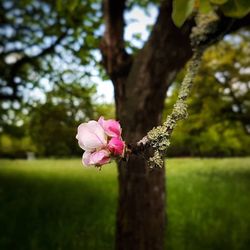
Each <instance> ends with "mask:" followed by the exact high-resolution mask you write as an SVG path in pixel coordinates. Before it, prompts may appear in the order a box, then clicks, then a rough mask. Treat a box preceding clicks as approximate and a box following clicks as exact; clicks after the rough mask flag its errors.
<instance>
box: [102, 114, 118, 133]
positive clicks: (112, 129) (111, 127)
mask: <svg viewBox="0 0 250 250" xmlns="http://www.w3.org/2000/svg"><path fill="white" fill-rule="evenodd" d="M98 123H99V124H100V125H101V126H102V128H103V129H104V131H105V133H106V134H107V135H108V136H109V137H120V136H121V133H122V129H121V125H120V123H119V122H118V121H116V120H112V119H110V120H106V121H105V120H104V118H103V117H102V116H101V117H100V118H99V120H98Z"/></svg>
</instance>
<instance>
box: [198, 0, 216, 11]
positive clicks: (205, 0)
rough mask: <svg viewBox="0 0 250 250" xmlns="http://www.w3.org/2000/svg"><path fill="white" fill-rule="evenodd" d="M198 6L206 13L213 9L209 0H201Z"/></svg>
mask: <svg viewBox="0 0 250 250" xmlns="http://www.w3.org/2000/svg"><path fill="white" fill-rule="evenodd" d="M198 8H199V10H200V12H201V13H204V14H207V13H208V12H210V11H212V10H213V8H212V6H211V4H210V2H209V0H200V1H199V2H198Z"/></svg>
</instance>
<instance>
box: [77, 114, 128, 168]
mask: <svg viewBox="0 0 250 250" xmlns="http://www.w3.org/2000/svg"><path fill="white" fill-rule="evenodd" d="M121 132H122V130H121V126H120V123H119V122H117V121H115V120H112V119H110V120H106V121H105V120H104V118H103V117H100V118H99V120H98V122H96V121H89V122H87V123H82V124H80V126H79V127H78V129H77V135H76V139H77V140H78V143H79V146H80V147H81V148H82V149H83V150H84V151H85V152H84V153H83V156H82V162H83V164H84V165H86V166H90V165H96V166H101V165H104V164H106V163H109V162H110V160H111V157H112V156H115V155H119V156H123V154H124V148H125V142H124V141H123V140H122V138H121Z"/></svg>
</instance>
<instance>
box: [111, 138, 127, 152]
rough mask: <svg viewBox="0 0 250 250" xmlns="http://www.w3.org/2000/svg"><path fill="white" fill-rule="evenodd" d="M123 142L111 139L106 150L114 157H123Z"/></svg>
mask: <svg viewBox="0 0 250 250" xmlns="http://www.w3.org/2000/svg"><path fill="white" fill-rule="evenodd" d="M124 147H125V142H124V141H122V140H121V139H119V138H116V137H114V138H111V140H110V141H109V143H108V149H109V150H110V151H111V152H112V153H113V154H115V155H123V151H124Z"/></svg>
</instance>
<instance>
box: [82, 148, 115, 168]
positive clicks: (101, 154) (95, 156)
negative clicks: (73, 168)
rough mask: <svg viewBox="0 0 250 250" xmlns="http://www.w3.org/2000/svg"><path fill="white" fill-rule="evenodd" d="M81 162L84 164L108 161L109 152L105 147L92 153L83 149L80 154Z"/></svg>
mask: <svg viewBox="0 0 250 250" xmlns="http://www.w3.org/2000/svg"><path fill="white" fill-rule="evenodd" d="M82 162H83V164H84V165H86V166H89V165H97V166H100V165H103V164H106V163H109V162H110V152H109V151H108V150H106V149H101V150H99V151H96V152H94V153H91V152H88V151H85V152H84V154H83V156H82Z"/></svg>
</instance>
